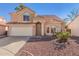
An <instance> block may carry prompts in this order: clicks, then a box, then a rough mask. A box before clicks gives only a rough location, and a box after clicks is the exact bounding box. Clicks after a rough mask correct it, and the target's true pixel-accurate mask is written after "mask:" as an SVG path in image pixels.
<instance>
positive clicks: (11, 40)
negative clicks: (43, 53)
mask: <svg viewBox="0 0 79 59" xmlns="http://www.w3.org/2000/svg"><path fill="white" fill-rule="evenodd" d="M27 40H28V37H5V38H2V39H0V47H2V46H6V45H9V44H12V43H14V42H19V41H26V42H27Z"/></svg>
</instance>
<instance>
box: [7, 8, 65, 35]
mask: <svg viewBox="0 0 79 59" xmlns="http://www.w3.org/2000/svg"><path fill="white" fill-rule="evenodd" d="M7 24H8V26H9V30H8V36H44V35H53V34H54V32H61V31H64V22H63V21H62V20H61V19H60V18H59V17H57V16H55V15H42V16H41V15H37V14H36V13H35V12H34V11H32V10H31V9H29V8H23V9H22V10H19V11H16V12H13V13H11V22H8V23H7Z"/></svg>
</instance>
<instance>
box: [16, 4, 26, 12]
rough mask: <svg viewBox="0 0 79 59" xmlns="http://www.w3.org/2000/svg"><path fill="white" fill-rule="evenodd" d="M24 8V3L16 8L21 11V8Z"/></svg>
mask: <svg viewBox="0 0 79 59" xmlns="http://www.w3.org/2000/svg"><path fill="white" fill-rule="evenodd" d="M23 8H26V7H25V6H24V4H20V5H19V6H18V7H16V8H15V10H17V11H19V10H21V9H23Z"/></svg>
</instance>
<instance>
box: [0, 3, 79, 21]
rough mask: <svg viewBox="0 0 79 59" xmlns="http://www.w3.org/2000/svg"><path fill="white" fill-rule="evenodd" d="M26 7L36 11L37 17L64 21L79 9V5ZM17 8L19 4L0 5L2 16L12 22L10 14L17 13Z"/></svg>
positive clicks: (41, 4) (32, 5)
mask: <svg viewBox="0 0 79 59" xmlns="http://www.w3.org/2000/svg"><path fill="white" fill-rule="evenodd" d="M24 5H25V6H27V7H29V8H30V9H32V10H33V11H35V12H36V14H37V15H56V16H58V17H60V18H62V19H65V18H67V15H68V14H70V12H71V11H72V10H73V9H74V8H79V4H78V3H25V4H24ZM17 6H19V3H0V16H3V17H4V18H5V19H6V21H10V20H11V16H10V13H12V12H15V11H16V10H15V7H17Z"/></svg>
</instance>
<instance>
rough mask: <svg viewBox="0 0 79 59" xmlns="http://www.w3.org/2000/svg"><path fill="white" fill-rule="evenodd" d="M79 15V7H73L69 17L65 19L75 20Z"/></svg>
mask: <svg viewBox="0 0 79 59" xmlns="http://www.w3.org/2000/svg"><path fill="white" fill-rule="evenodd" d="M78 15H79V8H77V9H75V8H74V9H73V10H72V11H71V12H70V14H68V15H67V18H65V19H64V20H65V21H68V20H74V18H76V17H77V16H78Z"/></svg>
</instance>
